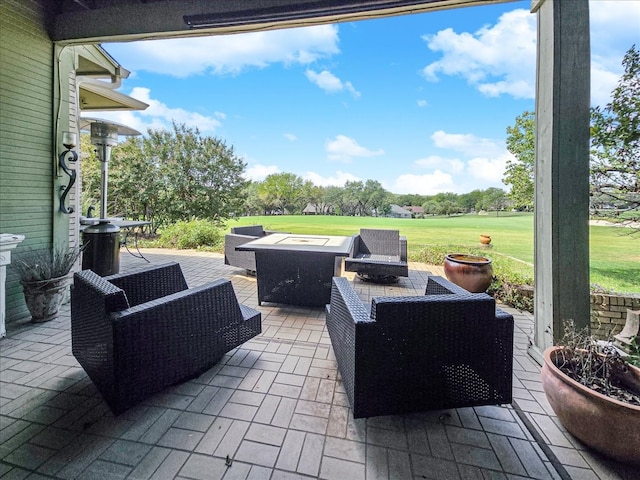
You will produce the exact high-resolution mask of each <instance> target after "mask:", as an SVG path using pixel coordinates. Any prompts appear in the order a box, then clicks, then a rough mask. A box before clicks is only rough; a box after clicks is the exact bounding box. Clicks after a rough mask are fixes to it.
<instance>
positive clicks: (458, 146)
mask: <svg viewBox="0 0 640 480" xmlns="http://www.w3.org/2000/svg"><path fill="white" fill-rule="evenodd" d="M431 140H433V143H434V145H435V146H436V147H438V148H444V149H448V150H454V151H456V152H461V153H463V154H465V155H467V156H472V155H486V156H495V155H499V154H501V153H503V152H504V150H505V145H504V142H502V141H499V140H492V139H489V138H480V137H476V136H475V135H473V134H472V133H447V132H445V131H443V130H438V131H436V132H434V133H433V135H431Z"/></svg>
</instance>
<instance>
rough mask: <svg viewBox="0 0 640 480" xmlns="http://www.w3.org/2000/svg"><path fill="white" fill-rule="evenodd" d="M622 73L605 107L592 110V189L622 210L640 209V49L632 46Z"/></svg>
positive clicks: (634, 210)
mask: <svg viewBox="0 0 640 480" xmlns="http://www.w3.org/2000/svg"><path fill="white" fill-rule="evenodd" d="M622 65H623V67H624V73H623V74H622V76H621V77H620V80H619V81H618V84H617V86H616V88H615V89H614V90H613V92H612V94H611V102H609V103H608V104H607V105H606V106H605V107H604V108H600V107H596V108H593V109H592V110H591V188H592V193H593V194H594V198H598V197H599V198H600V199H602V198H607V197H608V198H609V199H610V202H611V203H614V204H616V206H617V207H619V209H621V210H627V211H632V212H633V217H627V219H629V218H631V219H632V220H634V219H635V220H638V217H639V215H638V210H639V208H640V52H639V51H638V50H637V49H636V48H635V45H634V46H632V47H631V48H630V49H629V50H628V51H627V53H626V54H625V56H624V59H623V60H622Z"/></svg>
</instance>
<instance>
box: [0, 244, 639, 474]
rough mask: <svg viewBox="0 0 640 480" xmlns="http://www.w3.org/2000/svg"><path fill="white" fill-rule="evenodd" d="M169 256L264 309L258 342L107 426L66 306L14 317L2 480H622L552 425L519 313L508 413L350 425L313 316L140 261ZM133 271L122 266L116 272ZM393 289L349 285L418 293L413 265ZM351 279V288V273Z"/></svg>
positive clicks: (527, 323) (211, 265)
mask: <svg viewBox="0 0 640 480" xmlns="http://www.w3.org/2000/svg"><path fill="white" fill-rule="evenodd" d="M144 253H145V255H146V256H147V258H148V259H149V260H150V261H151V263H153V264H159V263H165V262H168V261H177V262H179V263H180V264H181V266H182V268H183V271H184V273H185V276H186V277H187V281H188V283H189V286H196V285H199V284H202V283H204V282H208V281H211V280H213V279H216V278H221V277H225V278H229V279H231V280H232V282H233V285H234V288H235V291H236V294H237V296H238V299H239V300H240V302H241V303H245V304H247V305H250V306H252V307H254V308H258V309H259V310H260V311H261V312H262V320H263V333H262V335H260V336H258V337H256V338H254V339H253V340H251V341H250V342H247V343H246V344H244V345H243V346H241V347H239V348H237V349H235V350H233V351H232V352H230V353H229V354H228V355H227V356H225V358H224V359H223V360H222V361H221V362H220V363H218V364H217V365H215V366H214V367H213V368H211V369H210V370H209V371H207V372H206V373H204V374H203V375H201V376H200V377H198V378H196V379H194V380H191V381H188V382H186V383H183V384H180V385H176V386H174V387H172V388H169V389H167V390H166V391H164V392H162V393H160V394H157V395H155V396H153V397H151V398H150V399H148V400H147V401H145V402H143V403H142V404H139V405H138V406H136V407H134V408H132V409H130V410H128V411H127V412H125V413H123V414H121V415H119V416H117V417H114V416H113V414H111V412H110V411H109V409H108V408H107V406H106V404H105V403H104V402H103V401H102V399H101V397H100V395H99V394H98V393H97V391H96V389H95V388H94V386H93V384H92V383H91V381H90V380H89V379H88V377H87V376H86V374H85V373H84V371H83V370H82V369H81V368H80V367H79V365H78V363H77V362H76V360H75V358H74V357H73V356H72V355H71V332H70V318H69V315H70V313H69V312H70V309H69V305H68V304H67V305H64V306H63V308H62V312H61V315H60V317H59V318H58V319H57V320H54V321H51V322H48V323H45V324H39V325H34V324H31V323H28V322H26V321H25V322H17V323H14V324H11V325H10V326H9V331H8V335H7V338H4V339H2V340H0V478H2V479H45V478H56V479H100V480H102V479H140V480H143V479H145V480H146V479H154V480H162V479H173V478H180V479H202V480H205V479H206V480H211V479H225V480H231V479H273V480H275V479H283V480H284V479H303V478H323V479H336V480H352V479H354V480H355V479H367V480H371V479H386V478H389V479H405V478H406V479H434V480H443V479H470V480H476V479H477V480H481V479H529V478H532V479H560V478H573V479H603V480H604V479H624V480H632V479H635V478H640V474H638V472H637V471H636V469H633V468H632V467H629V466H624V465H619V464H616V463H613V462H609V461H606V460H604V459H602V458H600V457H598V456H597V455H594V454H592V453H590V452H588V451H586V450H584V448H583V447H581V446H580V445H579V444H578V443H577V441H576V440H574V439H572V438H571V437H570V435H568V434H567V433H566V432H564V431H563V429H562V428H561V427H559V426H558V424H557V421H556V419H555V417H554V416H553V413H552V412H551V410H550V408H549V406H548V404H547V402H546V399H545V398H544V393H543V392H542V389H541V387H540V381H539V371H540V367H539V366H538V365H537V364H535V363H534V362H533V361H532V360H531V359H530V357H529V356H528V355H527V353H526V349H527V343H528V339H529V337H530V335H531V334H532V331H533V319H532V316H531V315H530V314H527V313H520V312H518V311H515V310H513V309H508V310H509V311H511V312H512V313H513V314H514V317H515V318H516V333H515V351H514V399H515V400H514V403H513V405H505V406H490V407H477V408H461V409H454V410H446V411H432V412H426V413H421V414H415V415H403V416H386V417H377V418H370V419H359V420H354V419H353V417H352V415H351V412H350V408H349V403H348V400H347V398H346V396H345V393H344V389H343V388H342V384H341V382H340V379H339V376H338V373H337V366H336V362H335V358H334V356H333V352H332V349H331V342H330V340H329V336H328V334H327V331H326V328H325V323H324V310H323V309H321V308H301V307H288V306H282V305H275V304H263V306H261V307H258V306H257V297H256V282H255V279H254V278H252V277H248V276H246V275H245V274H244V272H243V271H241V270H238V269H236V268H234V267H229V266H226V265H224V264H223V260H222V256H221V255H218V254H210V253H198V252H184V251H182V252H180V251H170V250H167V251H164V250H152V249H149V250H145V251H144ZM145 265H146V263H145V261H144V260H141V259H137V258H134V257H132V256H130V255H128V254H127V253H126V252H125V251H124V250H123V252H122V255H121V269H120V270H121V271H129V270H134V269H137V268H142V267H144V266H145ZM410 268H411V273H410V277H409V278H408V279H401V280H400V281H399V282H398V283H397V284H395V285H390V286H381V285H373V284H368V283H363V282H361V281H360V280H359V279H354V280H353V282H354V285H355V286H356V288H357V291H358V293H359V295H361V297H362V298H363V300H367V301H368V300H369V298H370V297H371V296H373V295H380V294H385V295H401V294H402V295H413V294H416V295H418V294H422V293H424V289H425V284H426V278H427V276H428V275H429V273H430V272H429V271H428V268H429V269H431V270H432V272H433V273H435V274H442V271H441V270H439V269H438V267H427V266H425V265H421V264H411V265H410ZM350 278H352V277H350Z"/></svg>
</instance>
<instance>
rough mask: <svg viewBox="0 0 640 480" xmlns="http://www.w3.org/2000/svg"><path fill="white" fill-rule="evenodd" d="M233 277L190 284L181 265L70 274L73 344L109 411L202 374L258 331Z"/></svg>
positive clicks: (255, 317) (256, 316)
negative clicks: (238, 295)
mask: <svg viewBox="0 0 640 480" xmlns="http://www.w3.org/2000/svg"><path fill="white" fill-rule="evenodd" d="M261 329H262V323H261V314H260V312H258V311H257V310H254V309H251V308H249V307H246V306H244V305H240V304H239V303H238V300H237V298H236V295H235V292H234V290H233V286H232V285H231V282H229V281H227V280H218V281H215V282H211V283H209V284H206V285H202V286H199V287H196V288H191V289H187V285H186V282H185V280H184V277H183V275H182V270H181V269H180V265H178V264H177V263H170V264H167V265H162V266H159V267H151V268H149V269H146V270H143V271H140V272H136V273H133V274H128V275H127V274H121V275H113V276H110V277H104V278H102V277H100V276H98V275H96V274H95V273H94V272H92V271H90V270H85V271H82V272H79V273H76V274H75V275H74V285H73V289H72V292H71V340H72V351H73V355H74V356H75V357H76V359H77V360H78V362H79V363H80V365H81V366H82V367H83V368H84V369H85V371H86V372H87V374H88V375H89V377H90V378H91V380H92V381H93V382H94V384H95V385H96V387H97V388H98V390H99V391H100V393H102V395H103V397H104V398H105V400H106V402H107V404H108V405H109V407H110V408H111V410H112V411H113V412H114V413H116V414H117V413H120V412H122V411H124V410H126V409H127V408H129V407H131V406H133V405H135V404H136V403H138V402H140V401H141V400H143V399H145V398H147V397H148V396H150V395H151V394H153V393H156V392H159V391H161V390H163V389H164V388H165V387H167V386H169V385H173V384H175V383H178V382H182V381H185V380H188V379H190V378H194V377H196V376H198V375H200V374H201V373H202V372H204V371H206V370H208V369H209V368H210V367H212V366H213V365H214V364H216V363H217V362H218V361H219V360H220V359H221V358H222V356H223V355H224V354H225V353H227V352H228V351H230V350H232V349H233V348H235V347H237V346H239V345H241V344H242V343H244V342H246V341H247V340H249V339H250V338H253V337H254V336H256V335H258V334H259V333H260V332H261Z"/></svg>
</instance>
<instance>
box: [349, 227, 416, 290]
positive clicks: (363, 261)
mask: <svg viewBox="0 0 640 480" xmlns="http://www.w3.org/2000/svg"><path fill="white" fill-rule="evenodd" d="M344 265H345V270H346V271H347V272H356V273H357V274H358V276H359V277H360V278H362V279H364V280H372V281H377V282H391V281H394V280H396V279H397V278H398V277H408V276H409V265H408V263H407V237H401V236H400V232H399V231H398V230H380V229H368V228H362V229H360V234H358V235H355V239H354V252H353V256H352V257H350V258H346V259H345V264H344Z"/></svg>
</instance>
